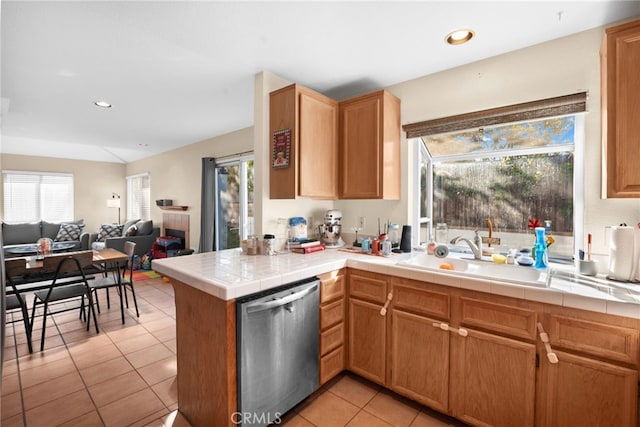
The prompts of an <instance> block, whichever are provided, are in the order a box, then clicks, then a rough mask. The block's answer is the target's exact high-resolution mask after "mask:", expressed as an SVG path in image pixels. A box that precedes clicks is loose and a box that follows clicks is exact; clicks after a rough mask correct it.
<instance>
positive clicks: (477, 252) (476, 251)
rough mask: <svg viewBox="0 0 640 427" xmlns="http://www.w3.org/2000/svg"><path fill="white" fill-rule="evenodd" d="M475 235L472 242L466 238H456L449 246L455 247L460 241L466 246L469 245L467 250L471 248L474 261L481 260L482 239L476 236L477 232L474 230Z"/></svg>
mask: <svg viewBox="0 0 640 427" xmlns="http://www.w3.org/2000/svg"><path fill="white" fill-rule="evenodd" d="M475 233H476V235H475V236H474V238H473V242H472V241H471V240H469V239H467V238H466V237H462V236H457V237H454V238H453V239H451V244H452V245H455V244H456V243H458V242H459V241H461V240H462V241H463V242H465V243H466V244H467V245H469V248H471V252H473V258H474V259H482V239H481V238H480V235H479V234H478V230H476V231H475Z"/></svg>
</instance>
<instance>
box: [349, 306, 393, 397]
mask: <svg viewBox="0 0 640 427" xmlns="http://www.w3.org/2000/svg"><path fill="white" fill-rule="evenodd" d="M380 308H381V306H380V305H376V304H371V303H368V302H365V301H360V300H357V299H354V298H349V342H348V347H349V352H348V354H349V357H348V364H347V366H348V368H349V370H351V371H352V372H354V373H356V374H358V375H360V376H362V377H364V378H367V379H369V380H371V381H373V382H376V383H378V384H383V385H384V384H385V370H386V364H385V358H386V344H387V343H386V328H385V325H386V316H382V315H381V314H380Z"/></svg>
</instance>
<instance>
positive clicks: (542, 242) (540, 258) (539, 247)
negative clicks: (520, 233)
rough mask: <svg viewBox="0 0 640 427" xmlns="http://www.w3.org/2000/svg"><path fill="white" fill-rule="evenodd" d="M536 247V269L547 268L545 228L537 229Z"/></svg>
mask: <svg viewBox="0 0 640 427" xmlns="http://www.w3.org/2000/svg"><path fill="white" fill-rule="evenodd" d="M534 230H535V232H536V245H535V247H534V250H535V255H536V263H535V268H539V269H545V268H547V253H546V252H547V241H546V239H545V233H544V232H545V230H544V227H536V228H535V229H534Z"/></svg>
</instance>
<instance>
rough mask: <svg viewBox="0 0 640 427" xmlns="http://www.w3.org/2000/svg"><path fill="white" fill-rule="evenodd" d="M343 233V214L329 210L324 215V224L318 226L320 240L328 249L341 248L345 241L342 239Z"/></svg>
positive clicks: (335, 210)
mask: <svg viewBox="0 0 640 427" xmlns="http://www.w3.org/2000/svg"><path fill="white" fill-rule="evenodd" d="M341 231H342V212H341V211H339V210H337V209H331V210H328V211H327V213H325V214H324V223H323V224H320V225H319V226H318V232H319V234H320V240H322V243H324V244H325V245H326V248H327V249H334V248H341V247H343V246H344V241H343V240H342V237H340V233H341Z"/></svg>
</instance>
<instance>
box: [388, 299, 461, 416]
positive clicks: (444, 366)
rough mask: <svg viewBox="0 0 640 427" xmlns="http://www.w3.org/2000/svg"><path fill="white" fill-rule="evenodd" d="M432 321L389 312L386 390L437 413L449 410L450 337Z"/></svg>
mask: <svg viewBox="0 0 640 427" xmlns="http://www.w3.org/2000/svg"><path fill="white" fill-rule="evenodd" d="M434 323H440V322H438V321H436V320H434V319H429V318H427V317H423V316H418V315H415V314H411V313H406V312H403V311H400V310H392V311H391V350H390V354H389V360H390V365H391V379H390V383H389V387H390V388H391V389H392V390H394V391H396V392H398V393H399V394H402V395H404V396H407V397H409V398H411V399H413V400H415V401H417V402H420V403H423V404H425V405H428V406H429V407H431V408H433V409H436V410H438V411H441V412H445V413H446V412H448V409H449V341H450V338H449V337H450V333H449V332H448V331H443V330H442V329H440V328H436V327H434V326H433V324H434Z"/></svg>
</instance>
